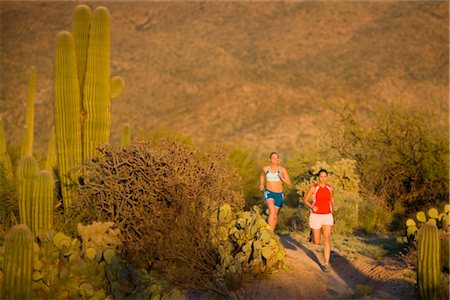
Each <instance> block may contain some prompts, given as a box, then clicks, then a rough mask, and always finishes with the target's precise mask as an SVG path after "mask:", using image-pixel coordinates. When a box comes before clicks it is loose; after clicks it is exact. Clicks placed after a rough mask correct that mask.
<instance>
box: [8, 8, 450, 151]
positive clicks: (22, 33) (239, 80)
mask: <svg viewBox="0 0 450 300" xmlns="http://www.w3.org/2000/svg"><path fill="white" fill-rule="evenodd" d="M87 3H88V4H89V5H90V6H91V8H95V7H96V6H99V5H105V6H106V7H108V9H109V10H110V13H111V17H112V23H111V25H112V30H111V32H112V34H111V50H112V52H111V55H112V57H111V61H112V68H111V71H112V75H121V76H122V77H124V78H125V81H126V88H125V91H124V93H123V94H122V95H121V96H120V98H119V99H117V100H114V102H113V103H112V114H113V129H112V140H113V141H117V140H118V136H119V135H120V132H121V129H122V125H123V124H124V123H125V122H129V123H130V124H131V126H132V128H133V132H134V133H135V134H137V133H140V134H145V133H148V132H150V131H151V130H153V129H154V128H161V127H162V128H171V129H174V130H177V131H179V132H180V133H182V134H186V135H191V136H192V137H193V138H194V140H197V141H199V142H225V143H226V142H236V141H239V142H242V143H243V144H244V145H246V146H248V147H250V148H252V149H255V150H256V151H257V152H260V151H265V152H268V151H272V149H278V150H281V151H287V152H289V151H291V150H296V149H298V148H299V147H302V146H304V145H314V143H315V142H316V140H317V139H319V138H321V136H322V135H323V130H324V128H325V125H328V126H329V125H330V123H333V122H334V119H333V118H334V117H333V114H332V113H331V112H330V110H329V109H328V107H329V105H331V106H333V105H334V103H337V102H338V101H340V100H342V99H356V98H357V99H362V102H363V103H365V106H366V107H365V109H366V111H367V116H368V118H370V115H371V114H370V112H371V110H372V109H373V107H376V106H377V105H379V104H380V103H386V104H387V105H389V104H392V103H400V104H401V105H404V106H405V107H423V109H424V111H426V110H427V111H431V112H433V113H435V114H436V116H437V117H436V120H435V121H434V122H439V123H442V124H445V126H448V111H449V101H448V95H449V87H448V82H449V27H448V24H449V4H448V2H445V1H443V2H415V1H413V2H395V1H385V2H383V1H375V2H365V1H364V2H353V1H348V2H347V1H346V2H318V1H305V2H297V1H295V2H294V1H292V2H206V1H205V2H152V1H148V2H146V1H136V2H134V1H130V2H126V1H124V2H116V1H110V2H87ZM76 5H77V2H59V1H55V2H42V1H36V2H31V1H30V2H16V1H11V2H9V1H1V2H0V23H1V24H0V25H1V26H0V28H1V32H0V33H1V35H0V38H1V46H0V53H1V56H0V63H1V72H0V74H1V75H0V78H1V87H0V117H1V118H2V119H3V120H4V123H5V127H6V128H5V129H6V134H7V138H8V140H9V141H10V143H11V144H13V145H14V144H18V143H19V141H20V135H21V127H22V124H24V123H25V105H26V101H27V100H26V99H27V85H28V83H27V82H28V73H29V68H30V67H31V66H32V65H34V66H36V69H37V74H38V77H37V99H36V103H37V104H36V126H35V134H36V138H35V149H46V147H47V141H48V139H49V136H50V128H51V126H52V120H53V115H52V114H53V109H52V76H53V59H54V58H53V57H54V42H55V36H56V34H57V33H58V32H59V31H61V30H70V26H71V15H72V12H73V9H74V7H75V6H76ZM335 126H339V124H338V123H336V124H335Z"/></svg>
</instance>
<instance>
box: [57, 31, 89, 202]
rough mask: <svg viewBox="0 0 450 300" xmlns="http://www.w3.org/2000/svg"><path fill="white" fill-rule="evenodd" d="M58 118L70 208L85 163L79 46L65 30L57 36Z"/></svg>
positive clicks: (60, 166)
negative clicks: (83, 158)
mask: <svg viewBox="0 0 450 300" xmlns="http://www.w3.org/2000/svg"><path fill="white" fill-rule="evenodd" d="M53 92H54V96H53V98H54V118H55V135H56V153H57V158H58V171H59V177H60V181H61V189H62V195H63V205H64V209H65V210H69V209H70V206H71V203H72V199H73V198H74V192H75V191H74V189H72V188H71V186H73V183H74V182H75V181H76V180H77V177H78V172H76V171H75V170H76V168H77V167H79V166H80V165H81V163H82V149H81V98H80V87H79V83H78V75H77V67H76V59H75V47H74V42H73V38H72V34H71V33H70V32H67V31H62V32H60V33H59V34H58V36H57V37H56V54H55V80H54V90H53Z"/></svg>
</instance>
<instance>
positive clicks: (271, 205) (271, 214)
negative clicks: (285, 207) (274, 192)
mask: <svg viewBox="0 0 450 300" xmlns="http://www.w3.org/2000/svg"><path fill="white" fill-rule="evenodd" d="M266 205H267V207H268V208H269V218H268V220H267V223H268V224H269V226H270V228H272V230H275V225H276V224H277V215H276V213H277V212H278V209H277V208H276V207H275V205H274V200H273V199H272V198H270V199H267V200H266ZM275 209H277V211H275Z"/></svg>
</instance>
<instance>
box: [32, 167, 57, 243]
mask: <svg viewBox="0 0 450 300" xmlns="http://www.w3.org/2000/svg"><path fill="white" fill-rule="evenodd" d="M32 208H33V210H32V220H31V230H32V231H33V233H34V234H35V235H37V233H38V232H39V230H49V229H50V228H52V227H53V176H52V174H51V173H50V172H49V171H47V170H41V171H39V172H38V173H37V176H36V179H35V183H34V190H33V203H32Z"/></svg>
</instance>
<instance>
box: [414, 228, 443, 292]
mask: <svg viewBox="0 0 450 300" xmlns="http://www.w3.org/2000/svg"><path fill="white" fill-rule="evenodd" d="M418 239H419V243H418V248H417V284H418V286H419V293H420V297H421V298H422V299H436V298H437V296H438V295H437V293H438V290H439V280H440V274H441V263H440V258H441V255H440V250H441V249H440V246H441V245H440V240H439V232H438V229H437V227H436V225H434V224H430V223H425V224H423V225H422V227H421V228H420V230H419V233H418Z"/></svg>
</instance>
